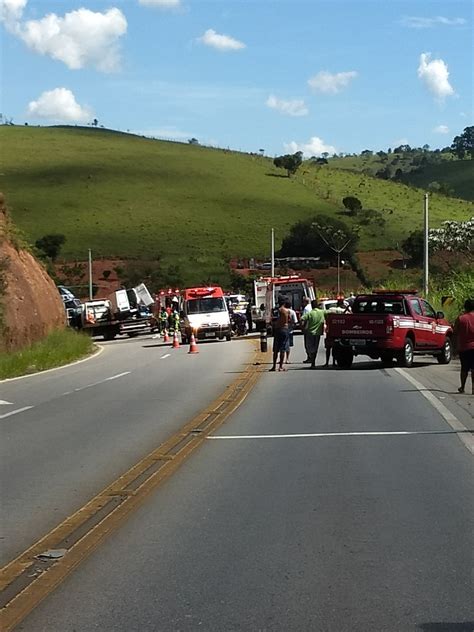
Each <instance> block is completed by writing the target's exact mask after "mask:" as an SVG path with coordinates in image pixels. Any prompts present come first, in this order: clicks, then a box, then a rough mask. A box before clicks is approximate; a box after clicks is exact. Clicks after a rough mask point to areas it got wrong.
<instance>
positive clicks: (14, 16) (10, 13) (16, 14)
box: [0, 0, 28, 29]
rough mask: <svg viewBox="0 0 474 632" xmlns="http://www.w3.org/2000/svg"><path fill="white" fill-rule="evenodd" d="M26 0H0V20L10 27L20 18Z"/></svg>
mask: <svg viewBox="0 0 474 632" xmlns="http://www.w3.org/2000/svg"><path fill="white" fill-rule="evenodd" d="M27 2H28V0H0V22H5V24H6V25H7V26H8V27H9V28H10V29H11V28H12V27H13V25H14V24H15V23H16V22H18V20H20V19H21V16H22V15H23V10H24V8H25V7H26V4H27Z"/></svg>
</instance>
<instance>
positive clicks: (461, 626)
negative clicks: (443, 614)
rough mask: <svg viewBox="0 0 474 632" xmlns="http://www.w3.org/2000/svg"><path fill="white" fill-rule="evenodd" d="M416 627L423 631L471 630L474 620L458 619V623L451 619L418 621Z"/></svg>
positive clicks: (460, 631) (459, 631)
mask: <svg viewBox="0 0 474 632" xmlns="http://www.w3.org/2000/svg"><path fill="white" fill-rule="evenodd" d="M417 627H418V628H420V630H424V631H425V632H473V630H474V621H463V622H461V621H460V622H458V623H454V622H452V621H443V622H441V621H440V622H439V623H420V624H419V625H418V626H417Z"/></svg>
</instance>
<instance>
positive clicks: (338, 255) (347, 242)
mask: <svg viewBox="0 0 474 632" xmlns="http://www.w3.org/2000/svg"><path fill="white" fill-rule="evenodd" d="M312 226H313V228H316V230H317V233H318V235H319V236H320V237H321V239H322V240H323V241H324V243H325V244H326V245H327V246H329V248H331V250H332V251H333V252H335V253H336V254H337V295H338V296H340V295H341V252H342V251H343V250H345V249H346V248H347V246H348V245H349V244H350V243H351V241H352V237H351V238H350V239H348V240H347V241H346V243H345V244H344V245H343V246H340V247H339V248H338V247H337V246H334V245H333V244H331V243H330V242H329V241H328V240H327V239H326V237H325V236H324V234H323V232H322V231H321V227H320V226H319V225H318V224H316V223H314V224H312Z"/></svg>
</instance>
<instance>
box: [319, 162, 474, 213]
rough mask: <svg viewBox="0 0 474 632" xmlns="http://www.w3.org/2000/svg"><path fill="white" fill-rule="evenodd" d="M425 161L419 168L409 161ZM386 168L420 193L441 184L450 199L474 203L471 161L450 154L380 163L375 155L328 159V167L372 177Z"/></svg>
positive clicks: (473, 176)
mask: <svg viewBox="0 0 474 632" xmlns="http://www.w3.org/2000/svg"><path fill="white" fill-rule="evenodd" d="M423 158H424V159H425V160H424V162H423V163H422V164H420V165H414V164H413V161H414V160H415V161H416V160H417V159H418V160H420V159H422V160H423ZM387 165H388V166H389V167H390V169H391V171H392V174H394V173H395V171H396V170H397V169H400V170H401V171H402V172H403V176H402V178H401V181H402V182H403V183H404V184H408V185H411V186H414V187H418V188H421V189H428V185H429V184H430V183H431V182H438V183H445V184H447V185H448V186H449V187H450V188H451V189H452V191H453V196H454V197H458V198H462V199H465V200H471V201H473V200H474V160H457V159H456V157H455V156H454V154H450V153H437V154H435V153H433V152H419V153H418V154H416V153H403V154H393V153H392V154H387V155H386V156H385V157H384V159H381V158H380V157H379V156H378V155H377V154H373V155H359V156H345V157H342V158H329V167H331V168H334V169H343V170H348V171H355V172H363V173H365V174H368V175H375V174H376V173H377V171H379V170H380V169H383V168H384V167H386V166H387Z"/></svg>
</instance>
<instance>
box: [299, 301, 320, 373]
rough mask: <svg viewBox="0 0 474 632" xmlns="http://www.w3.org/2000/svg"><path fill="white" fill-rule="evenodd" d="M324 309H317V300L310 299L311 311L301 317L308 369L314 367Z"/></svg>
mask: <svg viewBox="0 0 474 632" xmlns="http://www.w3.org/2000/svg"><path fill="white" fill-rule="evenodd" d="M325 315H326V312H325V311H324V309H318V301H317V300H316V299H315V300H314V301H311V311H310V312H307V313H306V314H303V316H302V317H301V326H302V327H303V330H304V332H305V333H306V334H307V345H308V355H309V359H310V369H315V368H316V356H317V355H318V348H319V341H320V340H321V336H322V334H323V331H324V318H325Z"/></svg>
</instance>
